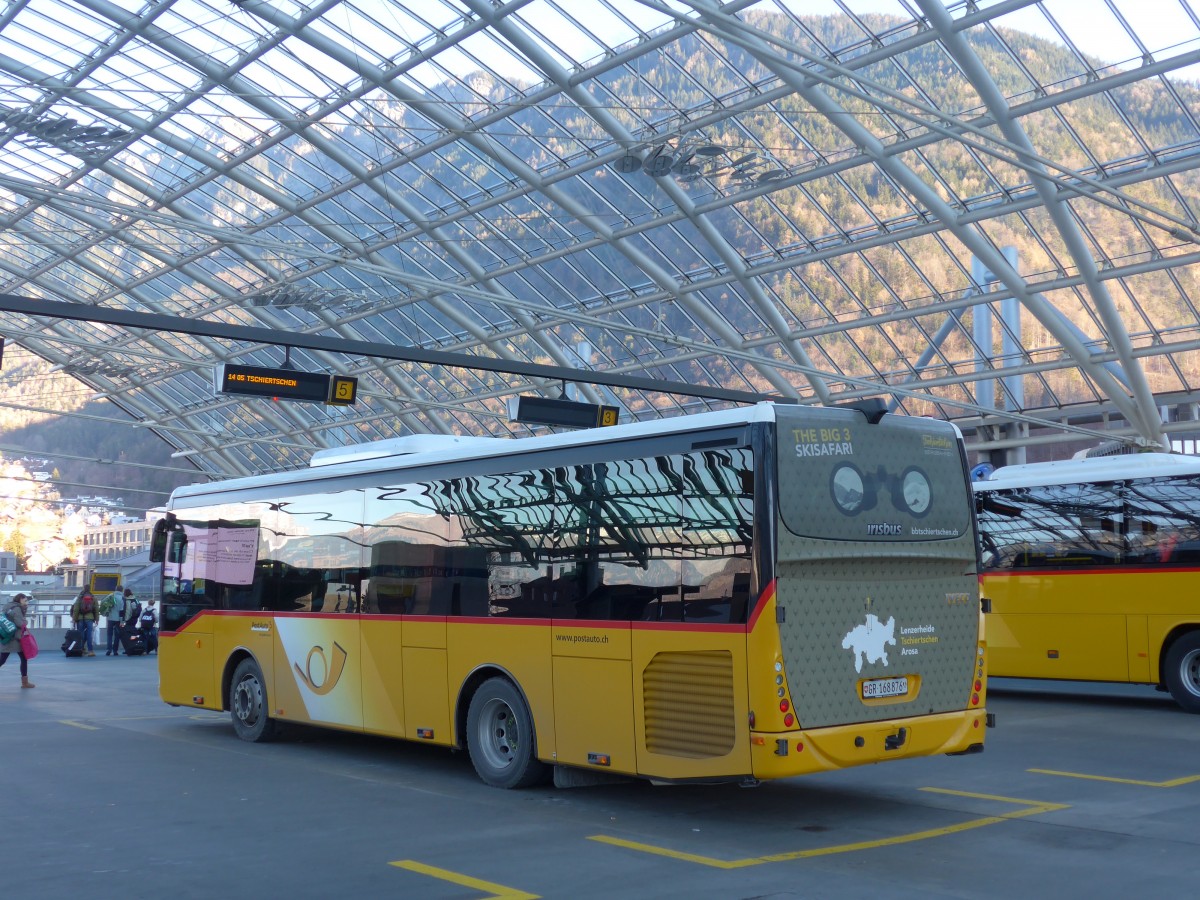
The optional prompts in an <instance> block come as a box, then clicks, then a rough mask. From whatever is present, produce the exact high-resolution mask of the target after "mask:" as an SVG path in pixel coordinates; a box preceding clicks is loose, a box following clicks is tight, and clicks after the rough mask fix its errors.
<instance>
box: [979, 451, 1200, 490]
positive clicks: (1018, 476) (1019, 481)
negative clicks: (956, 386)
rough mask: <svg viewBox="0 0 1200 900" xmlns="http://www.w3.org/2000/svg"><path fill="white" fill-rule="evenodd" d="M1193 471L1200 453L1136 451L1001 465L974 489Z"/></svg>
mask: <svg viewBox="0 0 1200 900" xmlns="http://www.w3.org/2000/svg"><path fill="white" fill-rule="evenodd" d="M1196 473H1200V457H1195V456H1186V455H1184V454H1180V453H1135V454H1127V455H1124V456H1098V457H1093V458H1092V459H1062V460H1055V461H1054V462H1040V463H1025V464H1024V465H1017V466H1003V467H1001V468H999V469H996V471H994V472H992V474H991V475H989V476H988V477H987V478H985V479H982V480H980V481H976V482H975V483H974V488H975V490H977V491H998V490H1005V489H1007V488H1020V487H1044V486H1046V485H1048V484H1085V483H1089V482H1106V481H1127V480H1129V479H1132V478H1162V477H1168V476H1172V475H1194V474H1196Z"/></svg>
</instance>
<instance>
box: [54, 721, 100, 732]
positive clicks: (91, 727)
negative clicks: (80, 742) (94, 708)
mask: <svg viewBox="0 0 1200 900" xmlns="http://www.w3.org/2000/svg"><path fill="white" fill-rule="evenodd" d="M58 723H59V724H60V725H70V726H71V727H72V728H82V729H83V730H84V731H99V730H100V728H99V727H98V726H96V725H84V724H83V723H82V722H73V721H71V720H70V719H59V720H58Z"/></svg>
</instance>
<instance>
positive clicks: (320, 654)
mask: <svg viewBox="0 0 1200 900" xmlns="http://www.w3.org/2000/svg"><path fill="white" fill-rule="evenodd" d="M332 655H333V660H332V662H330V661H327V660H326V659H325V648H324V647H322V646H321V645H320V644H318V645H317V646H315V647H313V648H312V649H311V650H309V651H308V659H306V660H305V661H304V668H303V669H301V668H300V663H292V668H294V669H295V670H296V677H297V678H299V679H300V680H301V681H303V682H304V684H305V686H306V687H307V688H308V689H309V690H310V691H312V692H313V693H314V694H316V695H317V696H318V697H324V696H325V695H326V694H328V693H329V692H330V691H332V690H333V689H334V688H335V687H337V683H338V680H339V679H340V678H341V677H342V670H343V669H345V668H346V651H345V650H343V649H342V645H341V644H339V643H338V642H337V641H334V642H333V654H332ZM314 656H315V657H317V659H318V662H317V671H316V672H313V657H314Z"/></svg>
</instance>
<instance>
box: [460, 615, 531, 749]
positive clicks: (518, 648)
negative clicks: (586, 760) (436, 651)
mask: <svg viewBox="0 0 1200 900" xmlns="http://www.w3.org/2000/svg"><path fill="white" fill-rule="evenodd" d="M449 634H450V636H451V640H450V642H449V643H450V646H449V650H448V653H447V659H448V675H447V683H448V693H447V698H446V709H447V711H448V712H447V713H446V714H447V715H449V710H452V709H454V708H455V707H456V705H457V704H458V702H459V698H460V695H461V693H462V690H463V686H464V685H466V684H467V683H468V681H470V680H471V679H472V677H473V676H474V675H476V673H477V672H478V671H479V670H481V669H483V670H487V671H491V672H495V673H497V674H504V675H507V676H508V677H509V678H510V680H512V681H514V682H515V683H516V685H517V688H518V689H519V690H520V691H521V693H522V694H523V695H524V697H525V702H526V703H528V704H529V711H530V713H531V714H532V716H533V726H534V739H535V741H536V743H537V755H538V758H539V759H544V760H551V759H553V754H554V747H555V734H554V691H553V687H552V678H551V666H550V646H549V642H550V628H549V623H547V622H539V623H536V624H535V623H532V622H527V621H525V620H513V621H512V622H506V621H504V620H503V619H492V620H471V619H460V620H458V621H452V622H451V623H450V625H449ZM463 715H464V718H465V715H466V710H465V709H464V710H463ZM455 727H456V728H457V725H455ZM452 739H453V741H454V742H456V743H460V744H461V745H462V746H466V736H465V735H459V734H457V732H455V734H454V735H453V738H452Z"/></svg>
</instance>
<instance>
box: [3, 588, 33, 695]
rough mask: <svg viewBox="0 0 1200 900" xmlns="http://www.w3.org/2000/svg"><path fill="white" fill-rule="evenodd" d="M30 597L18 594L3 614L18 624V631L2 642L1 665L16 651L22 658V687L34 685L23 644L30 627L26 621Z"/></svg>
mask: <svg viewBox="0 0 1200 900" xmlns="http://www.w3.org/2000/svg"><path fill="white" fill-rule="evenodd" d="M27 600H28V598H27V597H26V596H25V595H24V594H17V596H15V597H13V599H12V603H10V604H8V606H6V607H5V608H4V612H3V613H2V615H5V616H7V617H8V619H9V621H10V622H12V623H13V624H14V625H16V626H17V630H16V633H15V634H13V636H12V637H11V638H9V639H8V640H7V641H6V642H4V643H3V644H0V666H3V665H4V664H5V663H6V662H8V656H9V654H10V653H15V654H17V656H19V657H20V658H21V687H23V688H31V687H34V684H33V682H32V681H30V680H29V659H28V657H26V656H25V648H24V647H23V646H22V644H21V640H22V638H24V637H25V635H26V634H28V633H29V628H28V626H27V625H26V622H25V603H26V601H27Z"/></svg>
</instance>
